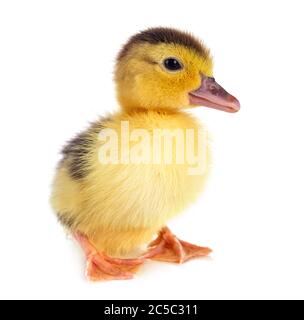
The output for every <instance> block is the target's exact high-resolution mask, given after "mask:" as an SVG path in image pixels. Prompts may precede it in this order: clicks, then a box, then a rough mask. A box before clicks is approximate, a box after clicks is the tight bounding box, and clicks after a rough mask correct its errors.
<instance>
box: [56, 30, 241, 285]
mask: <svg viewBox="0 0 304 320" xmlns="http://www.w3.org/2000/svg"><path fill="white" fill-rule="evenodd" d="M212 69H213V61H212V57H211V54H210V51H209V49H207V47H206V46H205V45H204V44H203V43H202V42H201V41H199V40H198V39H196V38H195V37H194V36H193V35H191V34H189V33H187V32H183V31H180V30H176V29H171V28H160V27H159V28H150V29H147V30H145V31H142V32H139V33H138V34H135V35H134V36H132V37H131V38H130V39H129V40H128V42H127V43H126V44H125V45H124V46H123V47H122V49H121V51H120V52H119V54H118V56H117V60H116V67H115V83H116V92H117V99H118V102H119V105H120V111H119V112H117V113H114V114H112V115H110V116H109V117H107V118H100V119H99V120H98V121H96V122H94V123H92V124H91V125H90V127H89V128H88V129H87V130H86V131H84V132H82V133H80V134H79V135H78V136H76V137H75V138H74V139H72V140H71V141H69V142H68V143H67V145H66V146H65V147H64V148H63V151H62V155H63V157H62V160H61V161H60V163H59V165H58V168H57V171H56V175H55V178H54V182H53V189H52V195H51V204H52V207H53V208H54V211H55V212H56V214H57V216H58V219H59V221H60V222H61V223H62V224H63V226H64V227H65V228H66V229H67V230H68V232H70V233H71V234H72V235H73V236H74V237H75V239H76V240H77V241H78V242H79V243H80V245H81V247H82V248H83V250H84V252H85V254H86V260H87V268H86V275H87V278H88V279H90V280H106V279H130V278H133V276H134V274H135V273H136V271H137V270H138V268H139V266H140V265H142V264H143V263H144V262H145V261H146V260H148V259H152V260H158V261H167V262H173V263H183V262H185V261H188V260H189V259H192V258H194V257H202V256H207V255H208V254H209V253H210V252H211V249H209V248H207V247H201V246H197V245H194V244H190V243H188V242H185V241H183V240H180V239H178V238H177V237H176V236H175V235H174V234H173V233H172V232H171V231H170V229H169V228H168V227H167V226H166V224H167V222H168V220H169V219H171V218H173V217H174V216H176V215H177V214H179V213H180V212H182V211H183V210H184V209H185V208H187V207H188V206H189V205H190V204H191V203H192V202H193V201H195V199H197V197H198V196H199V194H200V192H201V191H202V189H203V186H204V184H205V181H206V178H207V176H208V172H209V163H210V150H209V144H208V141H207V140H206V139H204V140H200V139H199V134H198V133H199V132H202V130H203V131H204V127H203V126H202V125H201V124H200V123H199V121H198V120H197V119H196V118H195V117H193V116H192V115H191V114H190V113H189V112H188V109H190V108H194V107H197V106H207V107H211V108H215V109H219V110H223V111H227V112H236V111H238V110H239V108H240V104H239V102H238V100H237V99H236V98H235V97H234V96H232V95H230V94H229V93H228V92H226V91H225V90H224V89H223V88H222V87H221V86H220V85H219V84H218V83H217V82H216V81H215V79H214V77H213V71H212ZM126 129H128V130H127V131H128V132H129V136H128V135H126V134H125V132H126ZM157 130H158V131H157ZM159 130H167V131H166V132H167V133H168V132H171V133H172V132H173V131H174V132H177V131H178V130H181V132H186V131H187V130H188V131H189V130H192V132H193V133H194V134H192V135H190V136H191V137H192V138H193V141H192V143H190V144H191V145H192V146H194V149H195V151H196V152H199V151H200V150H203V149H204V150H205V153H204V154H205V157H204V168H205V169H204V170H201V172H198V173H196V174H193V173H192V174H191V173H189V166H190V165H191V163H190V161H188V160H185V161H177V160H175V162H174V161H171V162H170V161H166V159H164V157H163V155H164V154H165V153H166V152H167V153H168V152H169V156H170V155H176V154H177V153H178V152H179V151H181V150H182V151H181V154H182V155H184V154H185V153H186V151H185V150H184V146H185V144H186V141H188V140H187V139H186V140H178V139H177V137H175V138H176V139H175V140H174V143H173V144H174V145H175V147H176V148H175V150H173V151H172V148H171V149H170V148H169V147H168V145H167V146H165V147H164V146H163V147H161V148H160V149H155V146H154V145H153V144H152V143H150V142H151V140H153V141H154V140H155V139H154V136H153V139H152V138H151V137H152V135H153V134H155V132H159ZM176 130H177V131H176ZM130 132H131V133H130ZM127 147H128V148H127ZM155 150H158V151H159V150H160V151H159V152H158V153H157V152H156V151H155ZM153 152H154V154H155V152H156V153H157V157H158V160H159V158H160V160H159V161H151V157H149V155H151V154H153ZM136 155H137V157H136ZM157 157H156V158H157ZM131 158H132V159H131ZM138 158H139V160H138ZM134 159H135V161H134ZM136 159H137V161H136ZM131 160H133V161H131ZM167 160H168V159H167ZM192 165H193V163H192ZM155 236H157V237H156V239H155ZM153 239H154V240H153ZM135 255H136V256H135Z"/></svg>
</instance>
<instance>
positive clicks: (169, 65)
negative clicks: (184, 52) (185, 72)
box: [164, 58, 182, 71]
mask: <svg viewBox="0 0 304 320" xmlns="http://www.w3.org/2000/svg"><path fill="white" fill-rule="evenodd" d="M164 66H165V68H166V69H167V70H170V71H177V70H180V69H182V65H181V64H180V62H179V61H178V60H176V59H175V58H167V59H165V60H164Z"/></svg>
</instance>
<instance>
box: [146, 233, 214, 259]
mask: <svg viewBox="0 0 304 320" xmlns="http://www.w3.org/2000/svg"><path fill="white" fill-rule="evenodd" d="M149 248H150V251H148V254H149V252H151V251H154V252H156V253H155V254H150V259H152V260H157V261H166V262H175V263H184V262H186V261H188V260H190V259H193V258H196V257H205V256H208V255H209V253H211V252H212V250H211V249H209V248H206V247H200V246H197V245H194V244H191V243H188V242H186V241H183V240H180V239H178V238H177V237H176V236H175V235H174V234H173V233H172V232H171V231H170V229H169V228H168V227H165V228H163V229H162V230H161V231H160V233H159V235H158V237H157V238H156V239H155V240H154V241H153V242H151V243H150V245H149Z"/></svg>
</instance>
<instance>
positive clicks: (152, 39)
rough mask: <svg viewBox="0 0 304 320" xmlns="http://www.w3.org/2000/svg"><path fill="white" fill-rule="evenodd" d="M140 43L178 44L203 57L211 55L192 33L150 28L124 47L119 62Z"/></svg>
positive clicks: (136, 35)
mask: <svg viewBox="0 0 304 320" xmlns="http://www.w3.org/2000/svg"><path fill="white" fill-rule="evenodd" d="M140 43H150V44H159V43H168V44H170V43H171V44H178V45H182V46H185V47H187V48H190V49H193V50H194V51H196V52H197V53H198V54H200V55H202V56H203V57H207V56H208V54H209V50H208V49H207V48H205V47H204V45H203V44H202V43H201V42H200V41H199V40H198V39H196V38H195V37H194V36H192V35H191V34H190V33H188V32H184V31H180V30H177V29H171V28H161V27H158V28H149V29H147V30H145V31H141V32H139V33H137V34H135V35H134V36H132V37H131V38H130V39H129V41H128V42H127V43H126V44H125V45H124V46H123V47H122V49H121V51H120V52H119V54H118V57H117V60H118V61H119V60H121V59H122V58H123V57H124V56H126V55H127V53H128V52H129V50H130V49H131V48H132V47H133V45H135V44H140Z"/></svg>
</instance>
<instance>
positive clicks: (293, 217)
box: [0, 0, 304, 299]
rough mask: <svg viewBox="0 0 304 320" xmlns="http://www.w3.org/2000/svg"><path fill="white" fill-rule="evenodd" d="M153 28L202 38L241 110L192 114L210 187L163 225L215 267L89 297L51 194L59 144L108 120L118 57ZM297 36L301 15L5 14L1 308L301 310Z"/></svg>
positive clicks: (263, 10) (162, 275) (127, 5)
mask: <svg viewBox="0 0 304 320" xmlns="http://www.w3.org/2000/svg"><path fill="white" fill-rule="evenodd" d="M150 26H173V27H177V28H181V29H186V30H189V31H191V32H193V33H194V34H196V35H197V36H198V37H200V38H202V39H203V40H204V41H205V42H206V43H207V44H208V46H209V47H210V48H211V50H212V53H213V55H214V57H215V70H214V73H215V77H216V79H217V81H218V82H219V83H221V84H222V85H223V86H224V87H225V88H226V89H227V90H228V91H230V92H231V93H233V94H234V95H236V96H237V97H238V98H239V100H240V102H241V105H242V109H241V111H240V112H239V113H237V114H227V113H224V112H219V111H216V110H211V109H207V108H200V109H198V110H196V111H195V114H196V115H197V116H198V117H199V118H200V119H201V120H202V121H203V122H204V123H205V124H206V125H207V126H208V128H209V131H210V132H211V134H212V136H213V154H214V168H213V174H212V176H211V179H210V180H209V184H208V187H207V189H206V191H205V192H204V194H203V195H202V196H201V198H200V200H199V201H198V202H197V203H196V204H193V206H192V207H191V208H189V209H188V210H187V212H185V214H184V215H182V216H180V217H179V218H178V219H176V220H174V221H172V222H171V223H170V227H171V228H172V229H173V231H174V232H175V233H176V234H178V235H179V236H180V237H181V238H183V239H185V240H188V241H192V242H195V243H198V244H202V245H208V246H210V247H212V248H213V250H214V253H213V254H212V257H211V258H210V259H206V260H196V261H191V262H189V263H187V264H185V265H182V266H177V265H170V264H165V263H157V262H150V263H147V264H146V265H145V266H144V267H143V268H142V270H141V271H140V272H139V274H138V277H137V278H136V279H135V280H131V281H116V282H106V283H93V284H92V283H88V282H86V281H85V279H84V277H83V273H84V257H83V255H82V252H81V250H80V249H79V248H78V246H77V245H76V244H75V243H74V242H72V241H70V240H69V239H68V238H67V237H66V235H65V234H64V232H63V230H62V228H61V226H60V225H59V224H58V223H57V221H56V218H55V216H54V215H53V213H52V211H51V209H50V206H49V202H48V201H49V200H48V199H49V194H50V185H51V181H52V177H53V174H54V169H55V166H56V163H57V161H58V160H59V158H60V157H59V150H60V148H61V146H62V145H63V144H64V142H65V141H66V140H68V139H69V138H71V137H72V136H73V135H74V134H75V133H76V132H78V131H80V130H81V129H83V128H85V127H86V125H87V123H88V122H89V121H91V120H94V119H96V117H97V116H98V115H103V114H104V113H106V112H107V111H113V110H115V109H117V103H116V101H115V95H114V87H113V81H112V70H113V65H114V59H115V55H116V53H117V51H118V50H119V48H120V46H121V45H122V44H123V43H124V42H125V41H126V39H127V38H128V37H129V36H130V35H132V34H133V33H135V32H137V31H139V30H142V29H145V28H146V27H150ZM303 30H304V23H303V5H302V1H291V0H290V1H278V0H277V1H257V0H256V1H250V2H249V1H210V0H208V1H205V0H201V1H194V0H187V1H177V0H175V1H171V0H170V1H157V0H154V1H151V2H146V1H142V0H141V1H115V0H111V1H110V2H107V1H75V0H73V1H64V0H57V1H55V0H53V1H13V0H11V1H1V2H0V110H1V111H0V121H1V124H0V134H1V140H0V141H1V158H0V164H1V167H0V169H1V174H0V185H1V198H0V199H1V200H0V259H1V262H0V298H29V299H31V298H40V299H44V298H51V299H52V298H59V299H60V298H83V299H91V298H93V299H115V298H116V299H127V298H128V299H136V298H143V299H146V298H149V299H165V298H166V299H216V298H219V299H225V298H230V299H249V298H253V299H257V298H260V299H270V298H290V299H291V298H304V272H303V270H304V248H303V246H304V232H303V230H304V218H303V214H304V205H303V187H304V185H303V184H304V182H303V181H304V171H303V162H304V156H303V137H304V130H303V119H304V103H303V99H304V97H303V85H304V83H303V74H304V68H303V66H304V64H303V60H304V48H303Z"/></svg>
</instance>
